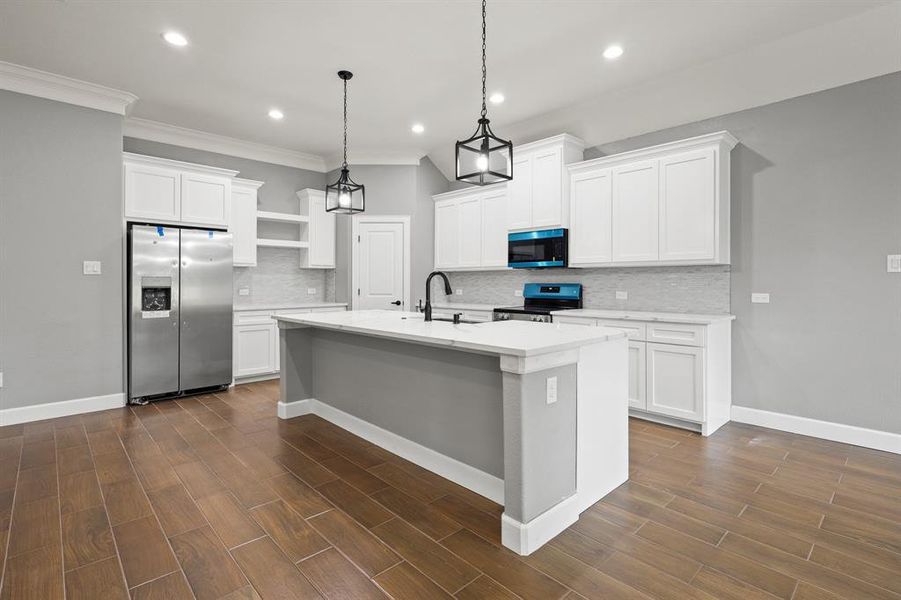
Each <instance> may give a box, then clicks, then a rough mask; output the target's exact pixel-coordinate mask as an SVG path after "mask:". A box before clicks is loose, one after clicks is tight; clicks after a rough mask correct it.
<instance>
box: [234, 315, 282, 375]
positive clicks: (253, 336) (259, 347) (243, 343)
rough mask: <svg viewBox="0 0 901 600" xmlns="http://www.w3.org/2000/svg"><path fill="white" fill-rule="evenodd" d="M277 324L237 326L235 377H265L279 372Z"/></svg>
mask: <svg viewBox="0 0 901 600" xmlns="http://www.w3.org/2000/svg"><path fill="white" fill-rule="evenodd" d="M277 343H278V328H277V327H276V325H275V323H266V324H261V325H237V326H235V344H234V347H235V358H234V363H235V368H234V376H235V377H247V376H249V375H264V374H267V373H274V372H275V371H277V370H278V364H277V362H276V344H277Z"/></svg>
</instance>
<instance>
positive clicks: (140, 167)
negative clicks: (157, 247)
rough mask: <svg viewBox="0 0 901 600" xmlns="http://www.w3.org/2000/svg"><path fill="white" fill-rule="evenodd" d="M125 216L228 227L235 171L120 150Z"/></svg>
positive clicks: (180, 223)
mask: <svg viewBox="0 0 901 600" xmlns="http://www.w3.org/2000/svg"><path fill="white" fill-rule="evenodd" d="M123 169H124V188H125V190H124V192H125V218H126V219H128V220H132V221H151V222H154V223H166V224H178V225H196V226H201V227H223V228H224V227H228V226H229V219H230V211H231V185H232V179H233V178H234V176H235V175H237V171H230V170H228V169H218V168H215V167H207V166H203V165H195V164H192V163H185V162H180V161H175V160H167V159H162V158H156V157H153V156H143V155H140V154H131V153H124V154H123Z"/></svg>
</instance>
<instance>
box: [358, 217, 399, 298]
mask: <svg viewBox="0 0 901 600" xmlns="http://www.w3.org/2000/svg"><path fill="white" fill-rule="evenodd" d="M357 234H358V236H359V237H358V241H357V261H356V263H357V269H358V277H357V290H356V291H357V298H356V302H355V308H356V309H357V310H367V309H382V310H405V309H406V306H405V302H406V297H405V295H404V271H405V267H404V260H405V257H404V253H405V251H406V249H405V243H404V224H403V223H401V222H396V221H386V222H366V221H363V222H360V223H358V229H357Z"/></svg>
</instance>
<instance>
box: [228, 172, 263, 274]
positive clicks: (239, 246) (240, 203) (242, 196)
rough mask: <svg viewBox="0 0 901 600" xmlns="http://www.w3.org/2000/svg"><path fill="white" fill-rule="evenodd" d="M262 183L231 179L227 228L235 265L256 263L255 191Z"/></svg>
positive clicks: (243, 265)
mask: <svg viewBox="0 0 901 600" xmlns="http://www.w3.org/2000/svg"><path fill="white" fill-rule="evenodd" d="M262 185H263V182H262V181H251V180H250V179H233V180H232V201H231V216H230V219H229V226H228V230H229V231H230V232H231V234H232V245H233V247H234V264H235V266H236V267H255V266H256V264H257V193H258V190H259V189H260V186H262Z"/></svg>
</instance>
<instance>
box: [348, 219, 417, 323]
mask: <svg viewBox="0 0 901 600" xmlns="http://www.w3.org/2000/svg"><path fill="white" fill-rule="evenodd" d="M360 223H400V224H401V225H403V227H404V297H403V302H404V304H403V306H401V310H407V311H411V310H413V305H412V304H411V300H410V290H411V281H410V278H411V277H412V256H411V255H410V251H411V242H410V240H411V238H412V235H413V231H412V229H411V228H410V215H367V214H362V215H360V214H357V215H354V216H353V217H352V219H351V235H350V245H351V251H350V255H351V268H350V273H351V275H350V290H349V292H350V310H357V298H358V296H357V295H356V294H354V290H355V289H358V288H359V287H360V282H359V276H360V272H359V269H358V266H359V264H360V257H359V250H360V244H359V243H358V242H357V237H358V236H359V235H360Z"/></svg>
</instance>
